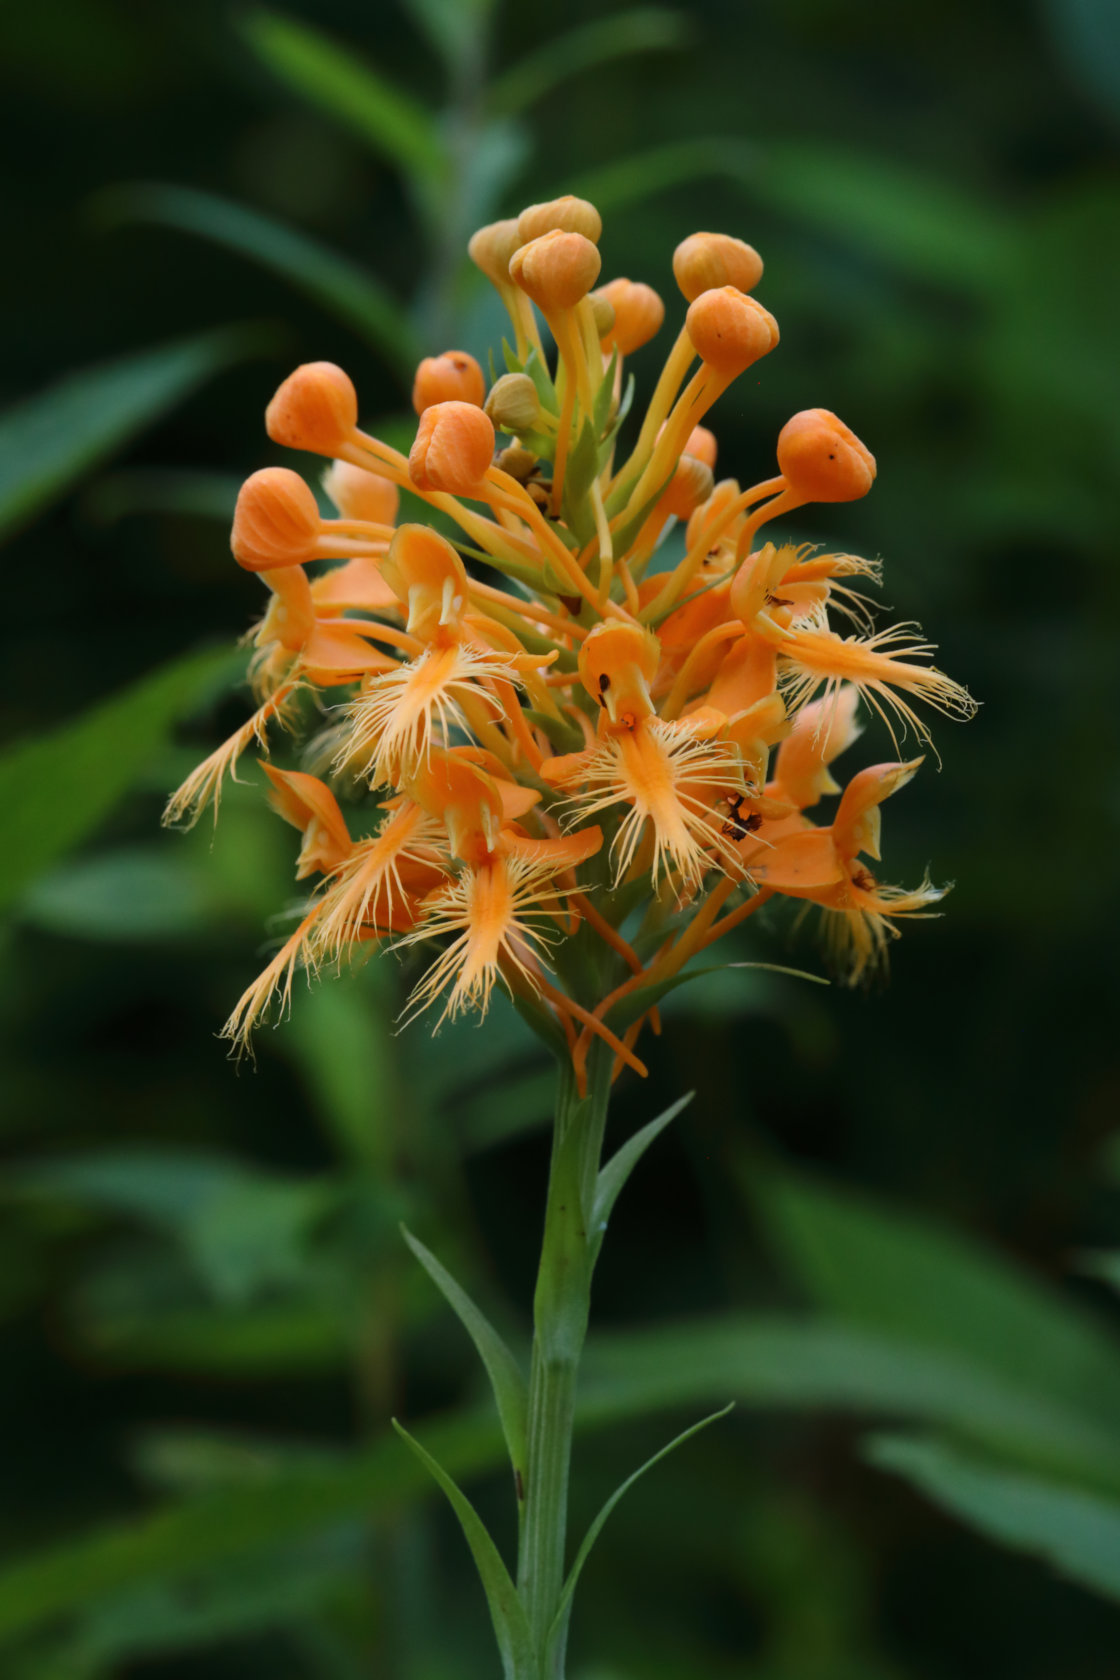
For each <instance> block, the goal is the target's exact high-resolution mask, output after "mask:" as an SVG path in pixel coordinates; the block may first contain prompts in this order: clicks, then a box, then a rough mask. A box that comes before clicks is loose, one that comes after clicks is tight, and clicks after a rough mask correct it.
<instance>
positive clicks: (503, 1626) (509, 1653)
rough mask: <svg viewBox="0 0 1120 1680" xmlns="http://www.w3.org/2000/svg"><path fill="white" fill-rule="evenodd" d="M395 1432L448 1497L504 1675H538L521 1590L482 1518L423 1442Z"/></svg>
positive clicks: (508, 1678)
mask: <svg viewBox="0 0 1120 1680" xmlns="http://www.w3.org/2000/svg"><path fill="white" fill-rule="evenodd" d="M393 1428H394V1429H395V1430H396V1432H397V1434H398V1435H399V1436H400V1438H401V1440H402V1441H404V1442H405V1444H406V1445H407V1446H409V1447H411V1449H412V1451H413V1452H414V1453H415V1454H416V1457H417V1458H418V1459H419V1460H420V1462H421V1464H423V1466H424V1467H425V1469H426V1470H427V1471H428V1472H429V1474H430V1475H431V1476H432V1478H433V1479H434V1480H435V1481H436V1482H437V1483H438V1484H439V1486H440V1487H441V1488H442V1489H443V1491H444V1493H445V1494H446V1495H447V1498H448V1500H449V1502H450V1504H451V1508H452V1509H453V1511H454V1512H455V1515H456V1516H457V1517H458V1519H459V1523H460V1525H461V1527H462V1530H463V1534H464V1535H465V1536H466V1541H467V1545H468V1546H469V1547H470V1549H471V1555H472V1556H473V1558H474V1561H475V1567H476V1569H477V1570H478V1573H479V1576H480V1577H481V1580H482V1585H483V1588H484V1590H485V1593H486V1600H487V1603H488V1604H489V1606H490V1617H491V1620H492V1621H493V1623H494V1633H495V1635H496V1636H497V1640H498V1649H499V1651H500V1652H501V1657H502V1673H503V1675H504V1676H505V1680H523V1677H524V1676H525V1675H527V1674H531V1673H533V1672H534V1670H533V1666H532V1665H533V1662H534V1657H533V1645H532V1639H531V1637H530V1634H529V1623H528V1621H527V1620H526V1617H525V1611H524V1609H523V1607H522V1604H521V1600H520V1599H519V1598H518V1596H517V1588H516V1587H515V1586H514V1584H513V1582H512V1581H511V1580H510V1575H509V1570H508V1569H507V1568H506V1566H505V1564H504V1563H503V1562H502V1559H501V1554H500V1553H499V1551H498V1548H497V1546H495V1544H494V1542H493V1540H491V1538H490V1535H489V1532H488V1530H487V1528H486V1526H485V1524H484V1523H483V1521H482V1518H481V1517H480V1516H479V1514H478V1512H477V1511H476V1510H475V1508H474V1506H473V1505H472V1504H471V1502H470V1500H469V1499H468V1498H467V1496H466V1495H465V1494H464V1493H463V1492H461V1490H460V1489H459V1488H458V1487H457V1486H456V1484H455V1483H454V1482H453V1481H452V1479H451V1477H450V1476H449V1475H448V1474H447V1471H446V1470H444V1468H443V1466H442V1465H440V1464H438V1463H437V1462H436V1460H435V1459H434V1458H433V1457H432V1455H431V1453H429V1452H426V1451H425V1450H424V1448H423V1447H422V1446H421V1445H420V1443H419V1441H417V1440H416V1439H415V1438H414V1437H413V1436H412V1435H410V1434H409V1433H408V1430H407V1429H405V1428H404V1427H403V1425H401V1424H399V1423H398V1422H397V1420H396V1418H394V1419H393Z"/></svg>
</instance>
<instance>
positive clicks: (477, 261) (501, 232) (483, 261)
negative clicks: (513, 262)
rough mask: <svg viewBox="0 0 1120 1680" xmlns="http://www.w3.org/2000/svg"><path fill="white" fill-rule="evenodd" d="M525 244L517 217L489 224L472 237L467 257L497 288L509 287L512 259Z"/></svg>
mask: <svg viewBox="0 0 1120 1680" xmlns="http://www.w3.org/2000/svg"><path fill="white" fill-rule="evenodd" d="M523 243H524V241H523V240H522V238H521V235H520V234H519V233H518V231H517V218H516V217H513V218H512V219H511V220H509V221H505V222H489V223H488V224H487V225H486V227H480V228H479V230H478V232H477V233H475V234H472V235H471V240H470V244H469V245H468V246H467V255H468V256H469V257H470V259H471V261H472V262H473V263H474V265H475V267H476V268H480V269H481V270H482V272H483V274H485V276H486V278H487V280H489V281H491V282H492V283H493V284H494V285H495V286H508V285H509V264H510V258H511V257H512V256H513V253H514V252H515V251H516V250H517V248H518V246H519V245H521V244H523Z"/></svg>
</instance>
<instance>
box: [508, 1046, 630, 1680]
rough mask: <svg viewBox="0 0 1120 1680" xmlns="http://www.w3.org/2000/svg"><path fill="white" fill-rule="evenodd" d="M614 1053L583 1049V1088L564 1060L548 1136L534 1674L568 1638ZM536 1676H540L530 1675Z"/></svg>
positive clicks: (534, 1490) (536, 1434)
mask: <svg viewBox="0 0 1120 1680" xmlns="http://www.w3.org/2000/svg"><path fill="white" fill-rule="evenodd" d="M611 1063H612V1057H611V1055H610V1052H609V1050H607V1047H606V1046H605V1045H601V1044H600V1045H596V1046H595V1047H594V1048H593V1050H592V1053H591V1055H590V1056H589V1057H588V1085H587V1095H586V1096H585V1097H580V1095H579V1093H578V1091H577V1090H576V1087H575V1080H574V1077H573V1075H572V1072H571V1068H570V1066H562V1069H561V1073H560V1084H559V1090H558V1093H557V1102H556V1122H555V1128H554V1131H553V1137H552V1163H551V1167H550V1170H549V1179H548V1202H547V1206H546V1211H545V1226H544V1242H543V1244H542V1248H541V1262H540V1270H539V1272H538V1274H537V1289H536V1295H535V1297H534V1302H533V1331H534V1334H533V1353H532V1361H531V1365H530V1371H529V1429H528V1453H527V1462H526V1474H525V1487H524V1495H525V1504H524V1515H523V1520H522V1525H521V1546H520V1555H519V1558H518V1573H517V1586H518V1592H519V1593H520V1595H521V1600H522V1603H523V1604H524V1606H525V1612H526V1615H527V1616H528V1619H529V1627H530V1631H531V1633H532V1636H533V1644H534V1647H535V1648H536V1650H537V1652H538V1655H539V1661H540V1668H539V1671H538V1674H539V1680H563V1675H564V1640H563V1639H562V1638H561V1639H559V1640H557V1641H556V1642H555V1645H554V1648H553V1649H552V1651H551V1652H549V1651H548V1650H547V1649H546V1647H547V1643H548V1634H549V1630H550V1629H551V1627H552V1624H553V1622H554V1621H555V1618H556V1613H557V1608H558V1606H559V1602H560V1593H561V1589H562V1587H563V1585H564V1555H565V1543H566V1538H567V1526H568V1470H569V1465H570V1463H571V1451H572V1428H573V1424H574V1421H575V1396H576V1379H577V1375H578V1371H579V1359H580V1354H581V1353H582V1351H583V1342H584V1337H585V1336H586V1333H587V1318H588V1312H589V1310H590V1298H591V1273H592V1268H593V1265H594V1260H593V1257H592V1256H593V1250H592V1245H591V1241H590V1236H591V1233H590V1232H589V1230H588V1215H589V1211H590V1208H591V1205H592V1198H593V1195H594V1189H595V1180H596V1177H597V1175H598V1171H599V1156H600V1153H601V1150H602V1145H603V1131H604V1127H605V1125H606V1118H607V1104H608V1101H609V1098H610V1078H611ZM533 1680H537V1677H533Z"/></svg>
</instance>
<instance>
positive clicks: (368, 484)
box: [323, 461, 401, 525]
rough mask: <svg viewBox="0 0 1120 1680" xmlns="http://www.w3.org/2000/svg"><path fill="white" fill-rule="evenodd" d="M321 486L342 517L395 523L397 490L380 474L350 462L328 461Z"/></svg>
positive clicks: (399, 498)
mask: <svg viewBox="0 0 1120 1680" xmlns="http://www.w3.org/2000/svg"><path fill="white" fill-rule="evenodd" d="M323 489H324V490H325V491H326V493H327V495H328V496H329V497H330V499H331V501H332V502H333V503H334V505H335V507H336V508H337V509H338V511H339V513H341V514H342V516H343V518H344V519H365V520H368V521H369V523H370V524H371V525H392V524H394V523H395V522H396V518H397V509H398V508H399V506H400V500H401V496H400V491H399V490H398V489H397V487H396V485H395V484H393V483H391V481H390V480H389V479H387V478H382V476H381V474H380V473H375V472H367V471H366V469H365V467H357V466H355V465H354V464H353V463H352V462H350V461H332V462H331V464H330V466H329V467H328V468H327V470H326V472H325V473H324V474H323Z"/></svg>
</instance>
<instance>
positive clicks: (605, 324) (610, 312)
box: [588, 291, 614, 344]
mask: <svg viewBox="0 0 1120 1680" xmlns="http://www.w3.org/2000/svg"><path fill="white" fill-rule="evenodd" d="M588 302H589V303H590V305H591V313H592V315H593V316H594V318H595V331H596V333H597V334H598V335H599V343H600V344H602V342H603V340H604V339H605V338H606V337H607V335H608V334H609V333H610V330H611V328H612V327H613V326H614V304H613V303H610V302H609V301H608V300H607V299H606V298H605V297H604V296H603V294H602V292H601V291H599V292H592V293H590V295H589V297H588Z"/></svg>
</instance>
